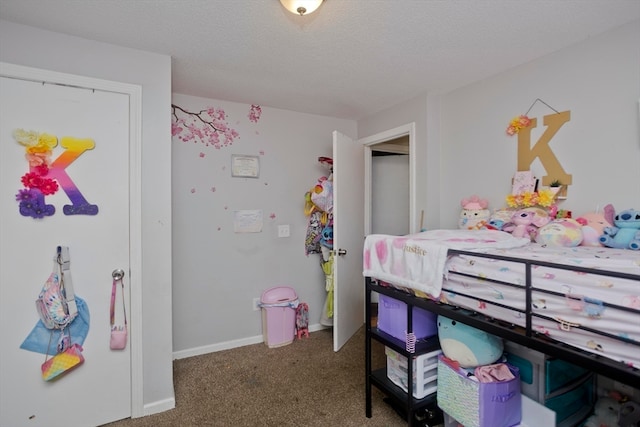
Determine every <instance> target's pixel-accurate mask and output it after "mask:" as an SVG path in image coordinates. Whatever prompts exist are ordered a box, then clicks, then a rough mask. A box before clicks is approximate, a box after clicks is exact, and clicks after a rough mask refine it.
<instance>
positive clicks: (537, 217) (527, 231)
mask: <svg viewBox="0 0 640 427" xmlns="http://www.w3.org/2000/svg"><path fill="white" fill-rule="evenodd" d="M550 220H551V218H550V217H549V213H548V212H547V211H546V210H544V209H542V208H535V207H531V208H523V209H519V210H517V211H515V212H514V213H513V215H511V221H510V222H508V223H507V224H505V225H504V226H503V227H502V231H507V232H509V233H511V234H512V235H513V236H515V237H529V238H530V239H531V240H532V241H535V240H536V236H537V233H538V228H540V227H542V226H543V225H546V224H547V223H548V222H549V221H550Z"/></svg>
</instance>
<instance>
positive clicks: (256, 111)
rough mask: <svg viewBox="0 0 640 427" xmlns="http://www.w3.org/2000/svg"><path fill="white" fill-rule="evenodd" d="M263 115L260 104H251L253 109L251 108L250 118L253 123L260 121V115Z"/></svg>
mask: <svg viewBox="0 0 640 427" xmlns="http://www.w3.org/2000/svg"><path fill="white" fill-rule="evenodd" d="M261 115H262V108H260V106H259V105H255V104H251V109H250V110H249V114H248V117H249V120H250V121H252V122H253V123H258V120H260V116H261Z"/></svg>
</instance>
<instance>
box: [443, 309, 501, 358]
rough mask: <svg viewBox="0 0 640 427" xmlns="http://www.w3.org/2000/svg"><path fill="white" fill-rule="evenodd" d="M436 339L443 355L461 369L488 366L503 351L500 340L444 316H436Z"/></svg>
mask: <svg viewBox="0 0 640 427" xmlns="http://www.w3.org/2000/svg"><path fill="white" fill-rule="evenodd" d="M438 339H439V340H440V347H441V348H442V352H443V353H444V355H445V356H447V357H448V358H449V359H451V360H455V361H456V362H458V363H459V364H460V366H462V367H463V368H475V367H477V366H483V365H490V364H492V363H494V362H496V361H497V360H498V359H500V357H501V356H502V352H503V350H504V343H503V342H502V339H501V338H498V337H496V336H495V335H491V334H488V333H486V332H484V331H481V330H480V329H476V328H473V327H471V326H468V325H465V324H464V323H460V322H456V321H455V320H451V319H449V318H447V317H444V316H438Z"/></svg>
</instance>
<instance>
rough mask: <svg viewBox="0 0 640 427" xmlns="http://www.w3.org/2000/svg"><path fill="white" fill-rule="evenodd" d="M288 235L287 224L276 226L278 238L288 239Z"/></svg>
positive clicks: (289, 233)
mask: <svg viewBox="0 0 640 427" xmlns="http://www.w3.org/2000/svg"><path fill="white" fill-rule="evenodd" d="M290 235H291V232H290V230H289V224H285V225H279V226H278V237H289V236H290Z"/></svg>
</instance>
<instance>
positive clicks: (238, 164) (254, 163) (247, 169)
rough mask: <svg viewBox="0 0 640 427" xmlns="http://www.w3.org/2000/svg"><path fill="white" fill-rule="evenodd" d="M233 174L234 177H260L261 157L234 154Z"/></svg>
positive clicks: (232, 158) (232, 160) (232, 162)
mask: <svg viewBox="0 0 640 427" xmlns="http://www.w3.org/2000/svg"><path fill="white" fill-rule="evenodd" d="M231 176H232V177H234V178H259V177H260V157H258V156H249V155H244V154H232V155H231Z"/></svg>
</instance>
